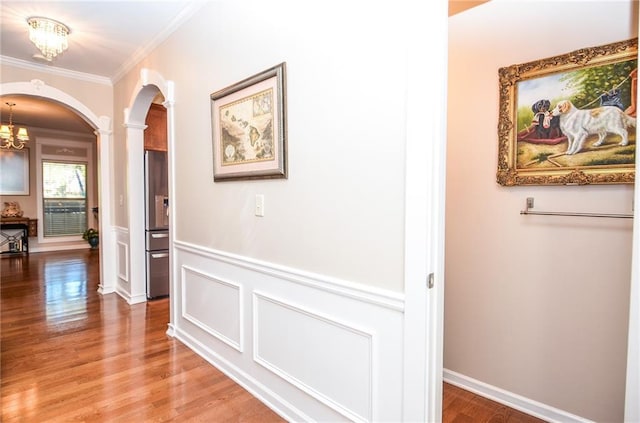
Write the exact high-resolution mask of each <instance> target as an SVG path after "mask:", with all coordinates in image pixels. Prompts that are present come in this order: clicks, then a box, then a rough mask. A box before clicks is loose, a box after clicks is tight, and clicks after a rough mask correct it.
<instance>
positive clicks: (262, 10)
mask: <svg viewBox="0 0 640 423" xmlns="http://www.w3.org/2000/svg"><path fill="white" fill-rule="evenodd" d="M442 10H444V7H443V8H442ZM407 13H408V11H407V9H405V8H398V7H395V5H386V6H378V5H376V6H371V5H367V8H366V11H364V10H363V9H362V5H358V4H351V3H346V4H342V3H341V4H340V5H339V7H336V6H333V5H331V6H328V5H325V4H323V5H315V4H313V5H312V4H298V3H297V2H268V3H265V2H240V3H239V2H210V3H207V5H206V6H204V7H203V8H202V9H201V10H199V11H198V13H197V15H196V16H195V17H194V18H193V19H192V20H191V21H190V22H189V23H188V24H187V25H185V27H183V28H180V29H179V30H178V31H176V32H175V33H174V34H172V36H171V37H169V38H168V39H167V40H166V41H165V42H164V43H163V44H162V45H161V46H160V47H159V48H158V49H157V50H156V51H154V52H153V53H152V54H151V55H149V56H148V57H147V58H145V59H144V60H143V61H142V62H141V63H140V64H139V66H138V68H137V69H135V70H133V71H131V72H130V73H129V74H127V75H126V76H125V77H124V78H122V79H121V80H120V81H118V82H117V84H116V85H115V87H114V101H115V109H116V110H121V109H124V108H125V107H128V106H129V105H130V104H129V102H130V99H131V95H132V93H135V92H136V90H138V89H139V87H136V84H137V81H138V79H139V72H140V69H142V68H146V69H151V70H153V71H156V72H158V73H159V74H160V75H162V77H163V78H164V79H166V80H170V81H172V82H173V83H174V86H175V104H174V105H173V107H172V110H173V111H175V135H176V136H175V143H174V145H172V146H171V147H170V148H171V151H170V157H171V160H173V163H174V164H175V170H176V171H175V180H174V184H175V191H174V195H173V198H172V200H171V204H172V213H173V217H174V219H175V222H176V224H175V228H174V237H175V243H174V249H173V250H172V254H173V256H174V265H175V266H174V269H175V272H174V286H173V291H172V294H173V303H174V304H175V308H174V309H173V310H172V313H175V315H176V319H175V321H172V328H171V330H172V331H173V333H175V335H176V336H177V337H178V338H179V339H180V340H182V341H183V342H185V343H186V344H188V345H189V346H190V347H192V348H193V349H194V350H196V351H197V352H199V353H200V354H202V356H204V357H205V358H207V359H208V360H209V361H210V362H212V363H214V364H215V365H216V366H218V367H219V368H221V369H223V370H224V371H225V372H226V373H227V374H229V375H231V376H232V377H233V378H234V379H236V380H238V381H239V382H240V383H242V384H243V386H245V387H247V388H248V389H249V390H251V391H252V392H253V393H254V394H255V395H257V396H258V397H259V398H261V399H262V400H263V401H265V402H266V403H267V404H269V405H270V406H272V407H273V408H274V409H276V410H277V411H278V412H280V413H281V414H282V415H284V416H286V417H287V418H288V419H291V420H295V421H311V420H318V421H336V420H355V421H383V420H386V421H399V420H401V419H402V416H403V389H404V388H403V370H404V369H403V354H404V351H403V345H404V341H405V340H404V338H403V337H404V336H405V328H404V327H403V323H404V319H405V316H404V311H405V304H404V302H403V300H404V298H403V292H404V289H405V287H404V278H405V272H404V270H405V269H404V260H405V256H404V254H405V239H404V234H405V220H404V219H405V217H404V216H405V207H404V204H405V160H406V157H405V145H406V129H405V128H406V121H407V111H406V108H407V106H406V101H407V96H406V93H407V73H408V70H407V59H408V55H409V54H410V53H411V54H415V50H414V51H412V52H410V51H409V47H408V46H409V45H410V44H411V43H409V41H410V40H409V35H408V34H409V32H408V31H409V28H408V25H406V21H407V19H406V16H407ZM365 16H366V18H365ZM442 16H443V18H442V19H444V15H442ZM434 19H435V18H434ZM427 20H428V19H427ZM328 28H330V30H328ZM355 28H357V30H354V29H355ZM424 54H425V55H427V54H428V53H427V52H425V53H424ZM441 60H442V61H443V60H444V58H443V57H441ZM280 62H286V66H287V118H288V128H287V129H288V131H287V134H288V165H289V178H288V179H286V180H268V181H237V182H216V183H214V182H213V159H212V146H211V117H210V113H211V105H210V98H209V96H210V94H211V93H213V92H215V91H218V90H220V89H222V88H225V87H227V86H230V85H232V84H234V83H236V82H239V81H241V80H243V79H245V78H247V77H250V76H252V75H254V74H256V73H258V72H261V71H263V70H265V69H267V68H270V67H272V66H274V65H276V64H278V63H280ZM434 119H436V118H435V117H427V118H426V119H425V124H426V125H428V124H429V122H430V121H432V120H434ZM123 121H124V119H123V117H122V116H119V115H118V114H117V113H116V115H115V122H114V137H115V140H116V142H115V143H114V145H115V148H116V149H117V151H115V152H114V158H115V159H114V160H116V161H118V160H119V159H118V158H119V157H126V154H125V151H124V132H125V131H124V129H122V123H123ZM427 133H429V132H428V131H425V132H424V135H423V136H424V138H425V142H429V140H428V139H426V138H427V137H428V135H426V134H427ZM431 141H433V140H431ZM433 142H435V141H433ZM119 178H120V177H119V176H117V175H116V184H115V192H114V194H115V197H116V198H117V197H118V196H119V195H123V196H125V197H126V194H127V188H128V187H126V186H125V183H124V181H125V179H124V178H120V179H119ZM428 184H429V181H425V182H424V185H425V191H426V190H427V185H428ZM256 194H263V195H264V198H265V208H264V210H265V216H264V217H256V216H254V201H255V195H256ZM118 208H119V209H118V211H117V212H116V216H117V225H119V226H122V227H121V228H119V229H118V238H119V242H121V244H119V245H121V246H122V250H121V251H122V254H123V255H126V245H125V243H126V239H127V235H128V236H129V238H131V236H132V234H130V233H129V234H127V231H126V225H127V222H126V203H125V204H123V205H122V206H118ZM423 241H424V240H423ZM126 270H127V268H126V263H123V264H122V266H121V269H119V273H120V274H122V275H125V276H126V273H127V272H126ZM424 276H426V275H424ZM122 279H123V283H122V285H121V286H122V287H123V289H125V290H126V286H125V285H126V284H127V283H128V281H124V279H127V278H122ZM423 280H424V279H421V281H423ZM434 326H435V324H434ZM421 335H423V334H422V333H421ZM417 342H418V341H416V343H417ZM408 355H411V354H410V353H409V354H408ZM421 364H422V363H421ZM416 379H419V378H416ZM424 397H426V395H425V396H424ZM424 397H423V398H424ZM417 408H420V407H417Z"/></svg>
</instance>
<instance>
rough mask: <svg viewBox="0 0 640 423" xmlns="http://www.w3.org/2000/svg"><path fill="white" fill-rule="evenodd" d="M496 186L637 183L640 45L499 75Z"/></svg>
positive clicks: (617, 45) (591, 50)
mask: <svg viewBox="0 0 640 423" xmlns="http://www.w3.org/2000/svg"><path fill="white" fill-rule="evenodd" d="M498 76H499V80H500V81H499V82H500V84H499V90H498V92H499V107H498V125H497V129H498V165H497V172H496V181H497V183H498V184H500V185H502V186H514V185H574V184H576V185H585V184H619V183H624V184H626V183H634V182H635V162H636V141H637V140H636V132H637V131H636V126H637V124H636V119H637V118H636V115H637V113H636V109H637V95H636V93H637V91H638V88H637V86H638V85H637V83H638V38H633V39H630V40H623V41H618V42H614V43H610V44H606V45H601V46H594V47H586V48H581V49H579V50H575V51H572V52H568V53H566V54H562V55H558V56H553V57H547V58H542V59H539V60H535V61H531V62H527V63H517V64H512V65H509V66H506V67H501V68H499V69H498Z"/></svg>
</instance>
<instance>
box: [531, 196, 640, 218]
mask: <svg viewBox="0 0 640 423" xmlns="http://www.w3.org/2000/svg"><path fill="white" fill-rule="evenodd" d="M532 208H533V197H528V198H527V204H526V207H525V209H524V210H521V211H520V214H532V215H541V216H577V217H609V218H614V219H633V214H617V213H576V212H546V211H532V210H530V209H532Z"/></svg>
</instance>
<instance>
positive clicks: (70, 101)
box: [0, 79, 117, 294]
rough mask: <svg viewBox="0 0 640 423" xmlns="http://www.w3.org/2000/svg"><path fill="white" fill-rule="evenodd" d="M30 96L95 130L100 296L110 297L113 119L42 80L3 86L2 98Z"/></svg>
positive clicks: (112, 287)
mask: <svg viewBox="0 0 640 423" xmlns="http://www.w3.org/2000/svg"><path fill="white" fill-rule="evenodd" d="M11 94H15V95H28V96H32V97H41V98H44V99H47V100H51V101H54V102H56V103H60V104H62V105H64V106H66V107H67V108H69V109H70V110H72V111H74V112H75V113H76V114H77V115H78V116H80V117H81V118H82V119H84V120H85V121H86V122H87V123H88V124H89V125H90V126H91V127H92V128H94V129H95V131H94V133H95V135H96V141H97V153H98V225H99V231H100V247H101V248H100V249H99V254H100V283H99V285H98V292H99V293H100V294H109V293H112V292H115V290H116V280H117V278H116V275H115V273H114V270H113V269H115V268H116V266H115V263H116V259H115V254H114V251H115V235H114V233H113V231H112V228H113V223H112V215H113V213H112V202H111V197H112V192H111V188H110V187H111V184H110V180H111V173H110V169H111V156H110V154H109V150H110V146H111V143H112V130H111V118H110V117H108V116H97V115H96V114H95V113H93V112H92V111H91V109H89V108H88V107H87V106H85V105H84V104H83V103H82V102H80V101H79V100H77V99H76V98H74V97H72V96H70V95H69V94H67V93H65V92H64V91H61V90H59V89H57V88H54V87H51V86H49V85H47V84H45V83H44V82H43V81H41V80H39V79H32V80H31V81H29V82H8V83H3V84H0V95H11Z"/></svg>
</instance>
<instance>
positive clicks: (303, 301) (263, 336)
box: [171, 240, 404, 422]
mask: <svg viewBox="0 0 640 423" xmlns="http://www.w3.org/2000/svg"><path fill="white" fill-rule="evenodd" d="M173 246H174V249H173V251H172V253H173V254H174V269H175V277H176V280H175V281H174V283H175V287H174V289H173V290H172V292H174V293H175V294H174V295H175V297H178V298H174V299H173V301H172V303H173V304H175V311H174V312H175V313H176V314H175V316H176V319H175V322H172V324H173V326H172V327H171V330H172V334H173V335H174V336H175V337H176V338H177V339H179V340H180V341H181V342H183V343H184V344H185V345H187V346H188V347H189V348H191V349H192V350H194V351H195V352H196V353H198V354H199V355H200V356H202V357H203V358H204V359H205V360H207V361H208V362H209V363H211V364H212V365H214V366H215V367H216V368H218V369H219V370H220V371H222V372H223V373H225V374H226V375H227V376H229V377H230V378H232V379H233V380H234V381H236V382H237V383H239V384H240V385H241V386H243V387H244V388H245V389H247V390H248V391H249V392H251V393H252V394H253V395H254V396H255V397H257V398H259V399H260V400H261V401H262V402H263V403H265V404H266V405H267V406H269V407H270V408H271V409H273V410H274V411H275V412H276V413H278V414H279V415H281V416H282V417H283V418H285V419H286V420H287V421H331V422H340V421H358V422H374V421H402V412H403V409H402V406H403V402H402V400H403V364H402V363H403V311H404V299H403V297H402V295H401V294H397V293H394V292H389V291H383V290H379V289H376V288H371V287H367V286H364V285H362V284H355V283H352V282H349V281H341V280H337V279H335V278H331V277H327V276H325V275H319V274H312V273H308V272H305V271H301V270H299V269H292V268H286V267H283V266H278V265H274V264H272V263H266V262H262V261H258V260H254V259H252V258H249V257H241V256H238V255H232V254H229V253H225V252H220V251H215V250H211V249H207V248H205V247H199V246H195V245H193V244H188V243H184V242H181V241H179V240H176V241H174V244H173ZM236 325H237V326H236Z"/></svg>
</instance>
